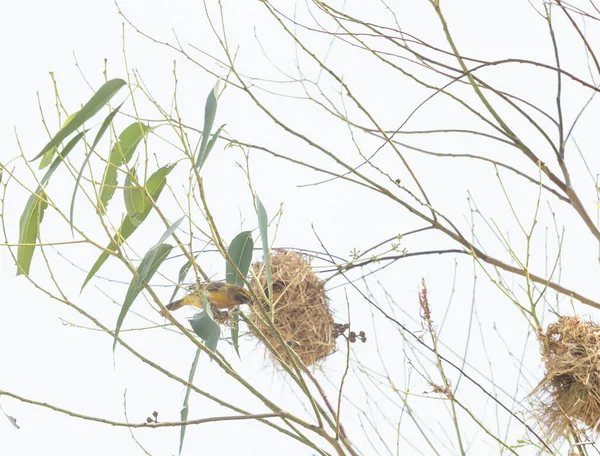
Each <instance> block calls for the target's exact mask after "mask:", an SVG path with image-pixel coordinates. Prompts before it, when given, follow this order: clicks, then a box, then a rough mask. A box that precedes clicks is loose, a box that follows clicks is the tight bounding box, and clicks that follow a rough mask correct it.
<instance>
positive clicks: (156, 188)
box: [81, 165, 175, 290]
mask: <svg viewBox="0 0 600 456" xmlns="http://www.w3.org/2000/svg"><path fill="white" fill-rule="evenodd" d="M174 166H175V165H166V166H163V167H162V168H159V169H158V170H156V171H155V172H154V173H153V174H152V176H150V178H149V179H148V182H146V189H147V190H148V193H149V194H150V195H151V196H152V199H153V200H154V201H157V200H158V197H159V196H160V193H161V192H162V190H163V188H164V187H165V185H166V183H167V175H168V174H169V173H170V172H171V170H172V169H173V168H174ZM152 207H153V206H152V204H151V203H149V202H148V204H147V205H146V206H145V207H144V211H143V213H142V215H141V217H140V220H141V221H142V222H143V221H144V220H145V219H146V217H148V214H150V212H151V210H152ZM138 226H139V225H134V224H133V222H132V221H131V220H130V218H129V217H125V218H124V219H123V222H122V223H121V226H120V227H119V231H118V232H117V233H116V234H115V235H114V236H113V238H112V240H111V241H110V243H109V244H108V246H107V247H106V250H112V251H114V250H115V249H116V248H117V247H118V246H120V245H121V244H122V243H123V242H124V241H125V240H126V239H127V238H128V237H129V236H131V235H132V234H133V232H134V231H135V230H136V229H137V227H138ZM108 256H109V253H108V252H107V251H103V252H102V253H101V254H100V256H99V257H98V259H97V260H96V262H95V263H94V265H93V266H92V268H91V269H90V272H89V273H88V275H87V276H86V278H85V280H84V281H83V285H82V286H81V289H82V290H83V288H84V287H85V286H86V284H87V283H88V282H89V281H90V279H91V278H92V277H94V275H95V274H96V272H98V270H99V269H100V267H101V266H102V265H103V264H104V262H105V261H106V260H107V259H108Z"/></svg>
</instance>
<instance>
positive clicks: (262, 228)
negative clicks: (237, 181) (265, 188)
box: [256, 196, 274, 319]
mask: <svg viewBox="0 0 600 456" xmlns="http://www.w3.org/2000/svg"><path fill="white" fill-rule="evenodd" d="M256 212H257V216H258V231H259V232H260V242H261V244H262V249H263V257H264V259H263V262H264V264H265V274H266V276H267V289H268V293H269V299H271V297H272V296H273V282H272V280H271V262H270V260H269V236H268V232H267V229H268V226H269V219H268V218H267V211H266V210H265V207H264V206H263V204H262V202H261V201H260V198H259V197H258V196H257V197H256ZM273 312H274V309H273V306H271V319H272V318H273Z"/></svg>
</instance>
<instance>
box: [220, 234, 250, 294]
mask: <svg viewBox="0 0 600 456" xmlns="http://www.w3.org/2000/svg"><path fill="white" fill-rule="evenodd" d="M253 250H254V242H253V241H252V233H251V232H250V231H242V232H241V233H240V234H238V235H237V236H236V237H234V238H233V241H231V244H229V249H227V253H228V254H229V256H230V257H231V260H232V261H233V263H234V264H235V265H236V266H237V268H238V269H239V270H240V272H241V273H242V275H243V276H244V277H246V275H248V270H249V269H250V263H251V262H252V251H253ZM225 281H226V282H227V283H231V284H233V285H238V286H241V287H242V286H244V281H243V280H242V278H241V277H239V276H238V275H237V273H236V272H235V269H234V268H233V266H232V264H231V263H230V262H229V260H228V261H227V263H226V265H225Z"/></svg>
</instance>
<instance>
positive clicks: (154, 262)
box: [113, 217, 183, 351]
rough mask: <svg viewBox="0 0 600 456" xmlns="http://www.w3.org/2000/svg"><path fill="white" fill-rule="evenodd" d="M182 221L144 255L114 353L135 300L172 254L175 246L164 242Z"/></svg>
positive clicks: (119, 323)
mask: <svg viewBox="0 0 600 456" xmlns="http://www.w3.org/2000/svg"><path fill="white" fill-rule="evenodd" d="M182 220H183V217H182V218H180V219H179V220H177V221H176V222H175V223H173V225H171V226H170V227H169V229H168V230H167V231H165V233H164V234H163V235H162V236H161V238H160V240H159V241H158V243H157V244H156V245H155V246H154V247H152V248H151V249H150V250H148V252H146V255H144V258H142V261H141V263H140V265H139V266H138V269H137V273H136V275H135V277H134V278H133V280H132V281H131V283H130V284H129V289H128V290H127V294H126V295H125V301H124V302H123V306H122V307H121V312H120V313H119V317H118V318H117V326H116V328H115V340H114V342H113V351H114V350H115V347H116V346H117V337H118V335H119V331H120V330H121V326H122V325H123V320H125V315H127V312H128V311H129V308H130V307H131V305H132V304H133V301H135V298H137V295H138V294H140V292H141V291H142V290H143V289H144V284H145V283H148V282H149V281H150V279H151V278H152V276H153V275H154V273H155V272H156V271H157V269H158V267H159V266H160V265H161V263H162V262H163V261H164V260H165V258H167V256H168V255H169V253H171V250H173V246H172V245H170V244H165V243H164V241H166V240H167V238H169V237H170V236H171V235H172V234H173V233H174V232H175V230H176V229H177V228H178V227H179V224H180V223H181V222H182Z"/></svg>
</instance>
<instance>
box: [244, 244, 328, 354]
mask: <svg viewBox="0 0 600 456" xmlns="http://www.w3.org/2000/svg"><path fill="white" fill-rule="evenodd" d="M270 265H271V280H272V283H273V300H274V302H275V311H274V321H273V324H274V326H275V328H276V329H277V331H278V332H279V334H280V335H281V338H282V339H283V341H284V343H285V344H286V345H287V347H288V348H291V349H292V350H293V351H294V352H295V353H296V354H297V355H298V357H299V358H300V359H301V360H302V362H303V363H304V364H305V365H306V366H314V365H315V364H317V363H318V362H319V361H320V360H322V359H324V358H326V357H327V356H328V355H329V354H331V353H332V352H333V351H334V350H335V338H334V321H333V316H332V314H331V312H330V310H329V306H328V300H327V296H326V294H325V283H324V282H323V281H322V280H320V279H319V278H318V277H317V276H316V275H315V273H314V272H313V270H312V268H311V267H310V264H309V262H308V260H307V258H306V257H305V256H304V255H302V254H300V253H298V252H293V251H289V250H282V249H279V250H275V251H273V252H272V253H271V254H270ZM252 269H253V272H254V275H255V277H257V280H255V281H253V283H252V288H253V289H254V292H255V294H256V295H257V296H259V298H260V299H259V301H260V302H258V303H257V302H253V303H252V304H251V306H250V309H251V312H250V315H249V319H250V321H251V322H252V323H254V325H255V326H256V328H254V327H252V326H251V327H250V331H251V332H252V333H253V334H254V335H255V336H257V337H258V335H259V331H258V330H260V332H262V334H263V336H264V337H265V338H266V339H267V340H268V342H269V343H270V344H271V345H272V346H273V348H274V349H275V352H274V353H271V356H272V357H273V358H275V359H276V360H277V361H278V362H280V363H285V364H288V365H291V360H290V355H289V353H288V351H287V350H286V347H285V346H284V345H283V344H282V341H281V340H280V338H279V337H278V336H277V334H276V332H275V331H273V329H272V328H271V327H270V325H269V321H268V320H266V319H268V318H269V317H270V312H271V306H270V303H269V301H268V299H265V296H266V295H267V274H266V270H265V265H264V263H254V264H253V265H252ZM261 309H262V310H261Z"/></svg>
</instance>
